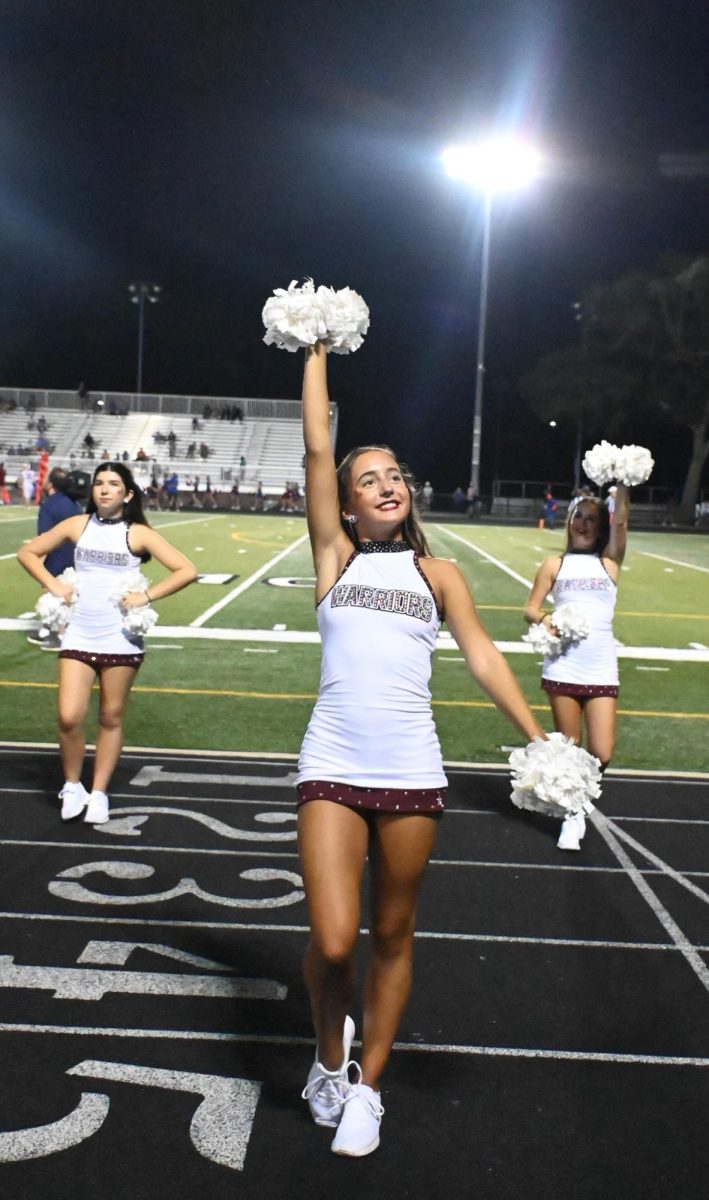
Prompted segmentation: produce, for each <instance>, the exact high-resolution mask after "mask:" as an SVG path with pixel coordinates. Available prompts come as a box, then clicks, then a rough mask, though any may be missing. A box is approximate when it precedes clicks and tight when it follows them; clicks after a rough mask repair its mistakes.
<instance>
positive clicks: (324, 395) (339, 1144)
mask: <svg viewBox="0 0 709 1200" xmlns="http://www.w3.org/2000/svg"><path fill="white" fill-rule="evenodd" d="M326 364H327V354H326V350H325V347H324V346H323V345H322V343H319V344H317V345H316V346H314V347H313V348H312V349H310V350H308V351H306V362H305V378H304V386H303V422H304V435H305V449H306V496H307V518H308V529H309V533H310V540H311V545H312V551H313V558H314V562H315V572H316V601H317V616H318V625H319V628H320V634H321V638H322V656H323V657H322V673H321V680H320V689H319V695H318V700H317V703H316V706H315V709H314V711H313V714H312V717H311V720H310V724H309V726H308V730H307V733H306V735H305V740H304V742H303V747H302V751H301V756H300V763H299V773H298V837H299V851H300V861H301V870H302V876H303V882H304V886H305V893H306V898H307V902H308V907H309V912H310V922H311V932H310V940H309V944H308V948H307V951H306V955H305V962H304V972H305V980H306V984H307V986H308V990H309V992H310V1000H311V1007H312V1015H313V1022H314V1025H315V1033H316V1037H317V1046H316V1053H315V1061H314V1063H313V1066H312V1068H311V1070H310V1074H309V1076H308V1080H307V1084H306V1087H305V1090H304V1092H303V1096H304V1098H305V1099H307V1100H308V1102H309V1105H310V1110H311V1113H312V1116H313V1118H314V1120H315V1121H316V1123H317V1124H319V1125H324V1126H329V1127H331V1128H333V1129H335V1130H336V1132H335V1136H334V1140H333V1142H332V1150H333V1151H334V1152H335V1153H336V1154H341V1155H349V1156H353V1157H359V1156H362V1155H365V1154H369V1153H370V1152H371V1151H373V1150H374V1149H376V1147H377V1146H378V1145H379V1137H380V1122H381V1117H382V1113H383V1111H384V1110H383V1107H382V1104H381V1096H380V1084H381V1077H382V1072H383V1071H384V1068H385V1066H386V1063H387V1060H388V1058H389V1055H390V1052H391V1047H392V1043H393V1041H394V1038H395V1036H396V1032H397V1028H398V1026H399V1021H400V1018H401V1015H402V1012H403V1010H404V1007H405V1005H406V1001H407V998H408V995H409V990H410V987H411V977H412V947H413V936H414V921H415V912H416V900H417V896H418V892H419V887H420V884H421V880H422V876H423V873H424V870H425V867H426V864H427V862H428V859H429V856H430V854H431V850H432V848H433V845H434V841H435V838H436V832H437V828H438V821H439V819H440V816H441V814H442V812H443V809H444V807H445V796H446V777H445V775H444V772H443V764H442V760H441V750H440V746H439V743H438V738H437V735H436V730H435V726H434V722H433V715H432V711H431V695H430V691H429V686H428V685H429V679H430V674H431V655H432V652H433V650H434V647H435V642H436V634H437V632H438V629H439V626H440V623H441V621H442V620H443V619H445V620H446V622H447V623H448V626H449V628H450V630H451V632H452V634H453V636H454V638H455V640H456V642H457V644H458V646H459V647H460V649H461V651H462V653H463V655H464V657H465V659H466V662H467V665H468V667H469V669H470V671H471V673H472V674H473V676H474V678H475V679H476V680H477V681H478V683H479V684H480V685H481V687H482V688H483V689H484V690H485V691H486V692H487V694H488V695H489V696H490V697H491V699H492V700H493V701H494V702H495V704H496V705H497V706H498V708H499V709H500V710H501V712H502V713H504V715H505V716H506V717H507V718H508V719H509V720H510V721H511V722H512V724H513V725H514V726H516V728H517V729H518V730H520V731H521V733H522V734H523V735H524V736H525V738H526V739H527V740H529V739H532V738H534V737H535V736H538V735H541V734H542V730H541V728H540V726H539V724H538V722H537V720H536V718H535V717H534V716H533V715H532V712H531V711H530V708H529V706H528V704H527V702H526V700H525V698H524V696H523V695H522V692H521V691H520V688H519V687H518V685H517V682H516V680H515V678H514V676H513V674H512V672H511V670H510V668H509V667H508V665H507V663H506V662H505V660H504V658H503V657H502V655H501V654H500V653H499V651H498V650H497V649H496V648H495V646H494V645H493V643H492V641H491V640H490V638H489V636H488V634H487V633H486V631H485V629H484V628H483V626H482V624H481V622H480V619H479V617H478V614H477V612H476V609H475V605H474V603H473V600H472V597H471V594H470V591H469V590H468V586H467V584H466V582H465V580H464V578H463V576H462V574H461V572H460V571H459V569H458V567H457V566H455V565H454V564H453V563H451V562H449V561H447V560H442V559H436V558H433V557H432V556H431V554H430V551H429V549H428V547H427V544H426V540H425V537H424V534H423V530H422V528H421V526H420V524H419V519H418V516H417V513H416V504H415V497H414V489H413V482H412V480H411V477H410V475H409V474H408V472H407V470H406V468H405V467H403V466H402V464H401V463H400V462H399V461H398V460H397V458H396V456H395V454H394V453H393V451H392V450H390V449H389V448H388V447H385V446H364V447H360V448H358V449H356V450H353V451H351V452H350V453H349V454H348V455H347V456H346V458H345V459H344V460H343V462H342V463H341V464H340V466H339V467H338V468H337V469H336V467H335V460H334V457H333V451H332V444H331V439H330V422H329V408H330V406H329V400H328V390H327V379H326ZM368 857H369V863H370V877H371V894H370V918H369V951H370V953H369V963H368V967H367V972H366V978H365V981H364V990H363V998H362V1008H363V1027H362V1057H361V1065H360V1064H351V1063H350V1061H349V1060H350V1048H351V1045H352V1040H353V1037H354V1033H355V1028H354V1023H353V1021H352V1019H351V1017H350V1016H349V1015H348V1014H349V1013H350V1012H351V1008H352V1002H353V998H354V990H355V952H356V947H357V941H358V937H359V929H360V924H361V912H360V906H361V898H360V890H361V884H362V877H363V872H364V867H365V862H366V860H367V858H368Z"/></svg>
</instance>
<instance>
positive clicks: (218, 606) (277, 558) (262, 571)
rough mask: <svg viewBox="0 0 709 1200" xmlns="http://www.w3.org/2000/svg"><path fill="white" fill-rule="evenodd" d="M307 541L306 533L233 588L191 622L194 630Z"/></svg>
mask: <svg viewBox="0 0 709 1200" xmlns="http://www.w3.org/2000/svg"><path fill="white" fill-rule="evenodd" d="M307 540H308V534H307V533H304V534H302V535H301V537H299V538H296V540H295V541H294V542H291V544H290V546H286V548H285V550H281V552H280V554H276V555H275V557H274V558H272V559H270V560H269V561H268V562H267V563H265V564H264V566H262V567H259V569H258V571H254V573H253V575H249V577H248V579H245V580H244V582H243V583H240V584H238V586H237V587H235V588H233V589H232V591H230V592H228V593H227V595H226V596H224V597H223V598H222V599H221V600H218V601H217V603H216V604H213V605H212V606H211V608H208V609H206V611H205V612H203V613H202V615H201V616H199V617H196V618H195V620H194V621H192V622H190V624H191V627H192V628H194V629H199V628H201V626H202V625H204V624H205V622H207V621H208V620H209V619H210V618H211V617H213V616H215V614H216V613H218V612H221V610H222V609H223V608H226V606H227V604H231V602H232V600H235V599H236V597H237V596H240V595H241V593H242V592H245V591H246V589H247V588H250V587H251V585H252V584H253V583H256V581H257V579H261V577H262V576H263V575H265V574H266V572H267V571H270V570H271V568H272V567H275V565H276V563H279V562H281V560H282V559H284V558H285V557H286V555H287V554H290V553H291V551H292V550H297V549H298V547H299V546H302V545H303V542H306V541H307Z"/></svg>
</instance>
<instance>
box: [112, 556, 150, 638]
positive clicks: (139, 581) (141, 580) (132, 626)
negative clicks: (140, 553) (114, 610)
mask: <svg viewBox="0 0 709 1200" xmlns="http://www.w3.org/2000/svg"><path fill="white" fill-rule="evenodd" d="M149 587H150V580H149V579H146V578H145V575H141V573H140V571H132V572H131V573H130V574H128V575H122V576H121V578H120V580H119V582H118V585H117V587H116V590H115V591H114V592H113V593H112V594H111V596H110V600H111V601H112V603H113V604H115V605H117V606H118V608H120V609H121V615H122V617H123V632H124V633H125V634H126V636H127V637H129V638H131V637H138V636H142V635H143V634H145V633H148V631H149V630H151V629H152V627H153V625H154V624H155V622H156V621H157V619H158V614H157V613H156V611H155V609H154V608H153V607H152V606H151V605H150V604H142V605H140V606H139V607H138V608H127V609H124V608H123V606H122V601H123V599H124V597H125V596H129V595H130V593H131V592H147V590H148V588H149Z"/></svg>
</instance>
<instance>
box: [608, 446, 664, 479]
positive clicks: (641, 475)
mask: <svg viewBox="0 0 709 1200" xmlns="http://www.w3.org/2000/svg"><path fill="white" fill-rule="evenodd" d="M654 465H655V461H654V459H653V457H652V455H651V454H650V451H649V450H646V448H645V447H644V446H621V448H620V450H619V451H618V463H617V474H616V479H617V480H618V483H624V484H626V486H627V487H637V486H638V484H641V483H645V482H646V480H648V479H649V478H650V475H651V474H652V468H653V467H654Z"/></svg>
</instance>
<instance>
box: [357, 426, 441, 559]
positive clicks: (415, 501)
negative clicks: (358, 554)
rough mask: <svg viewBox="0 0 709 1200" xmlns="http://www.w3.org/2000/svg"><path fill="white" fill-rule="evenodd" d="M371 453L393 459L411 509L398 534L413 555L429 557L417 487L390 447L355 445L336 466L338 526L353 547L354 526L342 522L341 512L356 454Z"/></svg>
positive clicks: (404, 465) (403, 464) (430, 555)
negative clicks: (410, 548) (375, 452)
mask: <svg viewBox="0 0 709 1200" xmlns="http://www.w3.org/2000/svg"><path fill="white" fill-rule="evenodd" d="M371 450H381V451H382V452H383V453H384V454H389V455H391V457H392V458H393V459H394V462H395V463H396V465H397V467H398V468H399V470H400V471H401V477H402V479H403V480H404V483H405V484H406V486H407V488H408V491H409V496H410V498H411V507H410V509H409V513H408V516H407V517H406V518H405V519H404V520H403V521H402V523H401V533H402V535H403V537H404V538H405V539H406V541H407V542H409V544H410V545H411V547H412V548H413V549H414V550H415V551H416V553H417V554H420V555H422V556H423V557H426V558H432V557H433V556H432V554H431V551H430V549H429V547H428V542H427V541H426V535H425V534H424V532H423V526H422V523H421V509H420V506H419V487H418V484H417V482H416V480H415V479H414V476H413V474H412V473H411V471H410V470H409V468H408V467H407V466H406V463H402V462H400V461H399V459H398V458H397V457H396V455H395V453H394V451H393V450H392V448H391V446H383V445H376V446H355V448H354V450H350V452H349V453H348V454H346V455H345V457H344V458H343V460H342V462H341V463H340V465H339V467H338V468H337V490H338V493H339V500H340V523H341V525H342V528H343V529H344V531H345V533H346V534H347V536H348V538H349V539H350V541H351V542H352V543H353V544H354V545H355V546H356V545H357V540H358V539H357V531H356V529H357V527H356V526H355V525H354V524H353V523H352V522H350V521H346V520H345V518H344V517H343V516H342V509H343V508H346V507H347V504H348V502H349V498H350V492H351V490H352V464H353V463H354V461H355V459H356V458H359V456H360V454H368V453H369V452H370V451H371Z"/></svg>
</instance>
